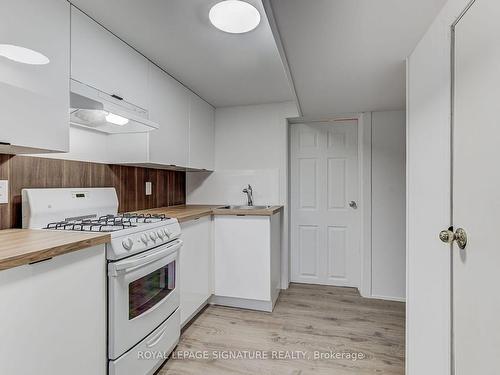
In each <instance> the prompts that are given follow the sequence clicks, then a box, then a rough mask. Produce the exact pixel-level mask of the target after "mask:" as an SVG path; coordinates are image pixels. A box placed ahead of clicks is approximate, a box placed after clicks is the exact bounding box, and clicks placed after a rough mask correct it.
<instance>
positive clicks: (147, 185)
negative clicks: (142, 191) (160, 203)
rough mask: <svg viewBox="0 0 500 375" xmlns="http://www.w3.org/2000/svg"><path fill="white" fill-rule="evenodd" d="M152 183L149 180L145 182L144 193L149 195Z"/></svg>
mask: <svg viewBox="0 0 500 375" xmlns="http://www.w3.org/2000/svg"><path fill="white" fill-rule="evenodd" d="M152 185H153V184H152V183H151V182H149V181H148V182H146V195H151V194H152V190H153V189H152V188H153V186H152Z"/></svg>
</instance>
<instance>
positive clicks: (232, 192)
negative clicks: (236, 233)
mask: <svg viewBox="0 0 500 375" xmlns="http://www.w3.org/2000/svg"><path fill="white" fill-rule="evenodd" d="M297 116H298V112H297V108H296V106H295V103H293V102H284V103H273V104H262V105H251V106H237V107H226V108H217V109H216V110H215V172H214V173H211V174H207V173H202V172H190V173H188V174H187V203H188V204H204V203H206V204H223V203H234V204H246V198H245V195H244V194H243V193H242V192H241V190H242V189H243V188H244V187H245V186H246V185H247V184H251V185H252V187H253V189H254V198H255V204H279V205H284V206H285V212H284V215H283V221H284V222H283V241H282V272H281V273H282V287H284V288H286V287H287V286H288V211H287V207H286V204H287V200H288V193H287V190H288V189H287V184H288V172H287V162H288V126H287V121H286V119H287V118H289V117H297Z"/></svg>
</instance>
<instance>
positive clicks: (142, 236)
mask: <svg viewBox="0 0 500 375" xmlns="http://www.w3.org/2000/svg"><path fill="white" fill-rule="evenodd" d="M141 241H142V242H144V244H145V245H147V244H148V241H149V238H148V236H147V235H146V233H143V234H142V235H141Z"/></svg>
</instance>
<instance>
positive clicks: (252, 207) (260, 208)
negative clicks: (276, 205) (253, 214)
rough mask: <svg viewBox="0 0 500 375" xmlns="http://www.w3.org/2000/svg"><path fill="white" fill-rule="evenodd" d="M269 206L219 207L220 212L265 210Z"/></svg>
mask: <svg viewBox="0 0 500 375" xmlns="http://www.w3.org/2000/svg"><path fill="white" fill-rule="evenodd" d="M268 208H271V206H223V207H219V209H222V210H265V209H268Z"/></svg>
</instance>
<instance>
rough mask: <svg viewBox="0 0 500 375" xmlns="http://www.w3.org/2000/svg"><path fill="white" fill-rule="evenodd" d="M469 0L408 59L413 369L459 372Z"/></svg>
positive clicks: (451, 6) (453, 7)
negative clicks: (460, 197) (454, 90)
mask: <svg viewBox="0 0 500 375" xmlns="http://www.w3.org/2000/svg"><path fill="white" fill-rule="evenodd" d="M468 3H469V0H449V1H448V2H447V3H446V4H445V6H444V8H443V9H442V11H441V12H440V14H439V15H438V17H437V18H436V20H435V21H434V23H433V24H432V25H431V27H430V28H429V30H428V31H427V33H426V34H425V36H424V37H423V39H422V40H421V41H420V42H419V43H418V45H417V47H416V49H415V50H414V51H413V53H412V54H411V55H410V57H409V59H408V69H407V75H408V77H407V82H408V83H407V93H408V94H407V111H408V114H407V116H408V117H407V118H408V120H407V123H408V125H407V185H408V192H407V233H408V237H407V304H406V308H407V313H406V318H407V324H406V331H407V338H406V340H407V354H406V366H407V371H406V373H407V374H408V375H420V374H429V375H433V374H436V375H442V374H450V373H451V334H450V333H451V323H450V304H451V301H450V292H451V289H450V288H451V272H450V250H449V248H448V247H446V246H443V245H442V244H441V243H440V241H439V239H438V237H437V236H438V233H439V231H440V230H442V229H443V228H447V227H448V226H449V225H450V209H451V207H450V113H451V110H450V103H451V95H450V92H451V91H450V85H451V81H450V77H451V68H450V46H451V38H450V36H451V29H450V28H451V25H452V23H453V22H454V21H455V19H456V18H457V17H458V16H459V14H460V13H461V12H462V10H463V9H464V8H465V7H466V6H467V4H468Z"/></svg>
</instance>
